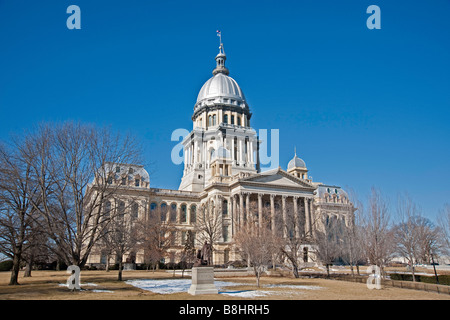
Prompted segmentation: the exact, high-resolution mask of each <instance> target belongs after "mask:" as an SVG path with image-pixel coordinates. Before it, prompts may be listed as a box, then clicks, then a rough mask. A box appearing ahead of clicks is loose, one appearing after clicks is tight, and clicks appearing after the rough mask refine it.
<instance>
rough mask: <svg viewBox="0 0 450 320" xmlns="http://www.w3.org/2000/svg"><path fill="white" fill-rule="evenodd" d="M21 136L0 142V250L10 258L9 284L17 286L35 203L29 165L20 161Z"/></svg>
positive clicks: (34, 192)
mask: <svg viewBox="0 0 450 320" xmlns="http://www.w3.org/2000/svg"><path fill="white" fill-rule="evenodd" d="M24 144H26V141H24V140H23V139H15V140H14V141H13V143H12V145H11V146H6V145H4V144H2V145H0V252H1V253H3V254H4V255H6V256H8V257H10V258H11V259H12V260H13V267H12V272H11V278H10V282H9V284H10V285H17V284H19V283H18V275H19V269H20V263H21V261H22V258H23V257H22V255H23V253H24V252H25V251H26V249H27V247H28V245H29V244H30V234H31V230H32V229H31V226H32V223H33V219H34V218H33V216H34V215H35V214H36V209H35V207H34V206H33V205H32V203H33V202H34V203H36V204H38V205H39V201H38V198H39V188H38V187H37V184H36V181H35V179H34V177H33V174H32V167H31V165H30V164H29V163H27V162H25V161H23V155H22V153H21V150H20V149H21V147H22V146H23V145H24Z"/></svg>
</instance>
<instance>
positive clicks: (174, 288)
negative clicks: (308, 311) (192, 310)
mask: <svg viewBox="0 0 450 320" xmlns="http://www.w3.org/2000/svg"><path fill="white" fill-rule="evenodd" d="M126 283H127V284H130V285H132V286H134V287H138V288H140V289H143V290H147V291H151V292H155V293H159V294H173V293H179V292H187V291H188V290H189V288H190V286H191V283H192V280H191V279H162V280H154V279H140V280H128V281H126ZM214 284H215V285H216V287H217V289H218V290H219V294H226V295H231V296H235V297H242V298H254V297H264V296H270V295H280V294H286V293H288V294H299V293H302V290H318V289H321V287H318V286H305V285H283V284H270V285H264V286H263V288H268V289H270V288H284V289H291V290H290V291H285V290H283V291H272V290H239V291H231V290H230V289H229V288H227V289H225V287H231V286H245V285H248V284H246V283H238V282H228V281H214Z"/></svg>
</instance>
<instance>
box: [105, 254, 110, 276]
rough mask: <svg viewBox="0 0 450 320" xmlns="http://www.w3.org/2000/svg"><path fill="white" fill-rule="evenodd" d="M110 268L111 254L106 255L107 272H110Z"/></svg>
mask: <svg viewBox="0 0 450 320" xmlns="http://www.w3.org/2000/svg"><path fill="white" fill-rule="evenodd" d="M109 267H110V263H109V254H107V255H106V272H109Z"/></svg>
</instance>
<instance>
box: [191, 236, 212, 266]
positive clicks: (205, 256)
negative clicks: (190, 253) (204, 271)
mask: <svg viewBox="0 0 450 320" xmlns="http://www.w3.org/2000/svg"><path fill="white" fill-rule="evenodd" d="M210 256H211V245H210V244H208V242H207V241H205V243H204V244H203V247H202V249H201V250H197V259H196V261H195V263H194V267H201V266H209V265H210V262H211V261H210Z"/></svg>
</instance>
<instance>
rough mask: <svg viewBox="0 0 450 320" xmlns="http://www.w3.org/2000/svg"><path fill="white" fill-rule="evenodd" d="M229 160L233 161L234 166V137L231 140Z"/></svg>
mask: <svg viewBox="0 0 450 320" xmlns="http://www.w3.org/2000/svg"><path fill="white" fill-rule="evenodd" d="M231 160H232V161H233V162H232V163H233V164H234V163H235V162H234V137H232V138H231Z"/></svg>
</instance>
